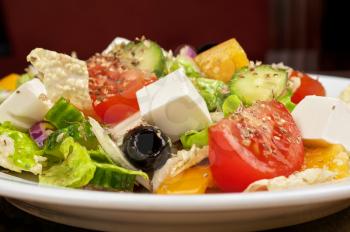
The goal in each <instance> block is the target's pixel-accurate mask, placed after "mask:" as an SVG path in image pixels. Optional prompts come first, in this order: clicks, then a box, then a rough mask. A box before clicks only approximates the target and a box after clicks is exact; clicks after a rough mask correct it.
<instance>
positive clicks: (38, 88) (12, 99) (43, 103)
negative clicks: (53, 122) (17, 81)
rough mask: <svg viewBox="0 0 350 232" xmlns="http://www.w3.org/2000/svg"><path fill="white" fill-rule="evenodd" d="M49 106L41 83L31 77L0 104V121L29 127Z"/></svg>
mask: <svg viewBox="0 0 350 232" xmlns="http://www.w3.org/2000/svg"><path fill="white" fill-rule="evenodd" d="M50 106H51V103H50V101H49V100H48V98H47V93H46V89H45V87H44V85H43V83H41V81H40V80H39V79H33V80H30V81H28V82H26V83H24V84H23V85H21V86H20V87H19V88H18V89H17V90H16V91H14V92H13V93H12V94H11V95H10V96H9V97H8V98H7V99H6V100H5V101H4V102H3V103H2V104H1V105H0V122H5V121H10V122H11V123H12V124H13V125H14V126H15V127H18V128H21V129H29V128H30V126H32V125H33V124H34V123H35V122H37V121H40V120H42V119H43V118H44V116H45V114H46V113H47V111H48V110H49V108H50Z"/></svg>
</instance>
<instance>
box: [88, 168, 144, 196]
mask: <svg viewBox="0 0 350 232" xmlns="http://www.w3.org/2000/svg"><path fill="white" fill-rule="evenodd" d="M95 165H96V172H95V175H94V178H93V179H92V180H91V181H90V185H92V186H93V187H95V188H103V189H115V190H120V191H132V190H133V188H134V184H135V182H136V177H137V176H141V177H143V178H145V179H148V176H147V174H146V173H144V172H141V171H133V170H128V169H125V168H122V167H118V166H116V165H114V164H101V163H95Z"/></svg>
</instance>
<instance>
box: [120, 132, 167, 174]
mask: <svg viewBox="0 0 350 232" xmlns="http://www.w3.org/2000/svg"><path fill="white" fill-rule="evenodd" d="M122 150H123V152H124V154H125V155H126V158H127V159H128V160H129V161H130V163H131V164H133V165H134V166H135V167H136V168H138V169H141V170H143V171H145V172H150V171H154V170H157V169H159V168H161V167H162V166H163V165H164V164H165V162H166V161H167V160H168V159H169V157H170V154H171V149H170V139H169V138H168V137H167V136H166V135H164V134H163V133H162V132H161V131H160V130H159V129H158V128H155V127H153V126H138V127H135V128H134V129H132V130H130V131H129V132H128V133H127V134H126V135H125V136H124V139H123V145H122Z"/></svg>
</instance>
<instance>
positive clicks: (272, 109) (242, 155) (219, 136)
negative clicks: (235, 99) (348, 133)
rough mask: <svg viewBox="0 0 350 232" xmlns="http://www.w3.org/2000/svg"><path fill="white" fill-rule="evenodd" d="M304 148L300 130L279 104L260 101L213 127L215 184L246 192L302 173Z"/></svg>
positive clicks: (211, 143)
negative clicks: (251, 186)
mask: <svg viewBox="0 0 350 232" xmlns="http://www.w3.org/2000/svg"><path fill="white" fill-rule="evenodd" d="M303 160H304V147H303V143H302V140H301V135H300V131H299V129H298V127H297V126H296V124H295V122H294V121H293V118H292V116H291V115H290V113H289V112H288V110H287V109H286V108H285V107H284V106H283V105H282V104H281V103H279V102H277V101H270V102H257V103H256V104H254V105H252V106H251V107H249V108H245V109H243V110H242V111H240V112H238V113H237V114H235V115H233V116H231V117H229V118H226V119H223V120H222V121H220V122H219V123H217V124H216V125H213V126H211V127H210V128H209V161H210V165H211V166H210V167H211V171H212V174H213V178H214V181H215V184H216V185H217V186H218V187H219V188H220V189H221V190H223V191H226V192H239V191H243V190H244V189H245V188H246V187H247V186H248V185H249V184H251V183H252V182H254V181H256V180H260V179H264V178H273V177H276V176H281V175H283V176H288V175H290V174H292V173H293V172H294V171H297V170H300V168H301V166H302V164H303Z"/></svg>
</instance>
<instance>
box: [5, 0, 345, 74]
mask: <svg viewBox="0 0 350 232" xmlns="http://www.w3.org/2000/svg"><path fill="white" fill-rule="evenodd" d="M349 6H350V2H349V1H332V0H245V1H230V0H216V1H212V0H191V1H189V0H177V1H162V0H138V1H117V0H100V1H98V0H90V1H84V0H60V1H47V0H31V1H25V0H0V76H4V75H6V74H8V73H11V72H17V73H21V72H23V69H24V68H25V67H26V65H27V64H26V55H27V54H28V53H29V52H30V50H31V49H33V48H35V47H43V48H47V49H51V50H55V51H58V52H64V53H71V52H72V51H76V52H77V54H78V57H79V58H81V59H87V58H88V57H89V56H91V55H92V54H94V53H95V52H99V51H101V50H103V49H104V48H105V47H106V46H107V45H108V43H109V42H110V41H111V40H112V39H113V38H114V37H116V36H122V37H126V38H130V39H133V38H135V37H140V36H141V35H145V36H146V37H148V38H151V39H153V40H155V41H157V42H158V43H159V44H160V45H161V46H163V47H164V48H166V49H175V48H176V47H177V46H178V45H180V44H183V43H188V44H191V45H193V46H194V47H196V48H200V47H201V46H204V45H206V44H212V43H219V42H222V41H224V40H226V39H229V38H231V37H235V38H237V39H238V41H239V42H240V44H241V45H242V46H243V48H244V49H245V50H246V52H247V54H248V57H249V58H250V59H251V60H262V61H265V62H268V63H271V62H279V61H283V62H284V63H286V64H288V65H290V66H292V67H295V68H296V69H300V70H303V71H310V72H322V71H329V72H332V71H339V70H350V33H349V32H348V25H347V23H348V22H349V19H350V18H349V13H348V11H349V10H348V9H349Z"/></svg>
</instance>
